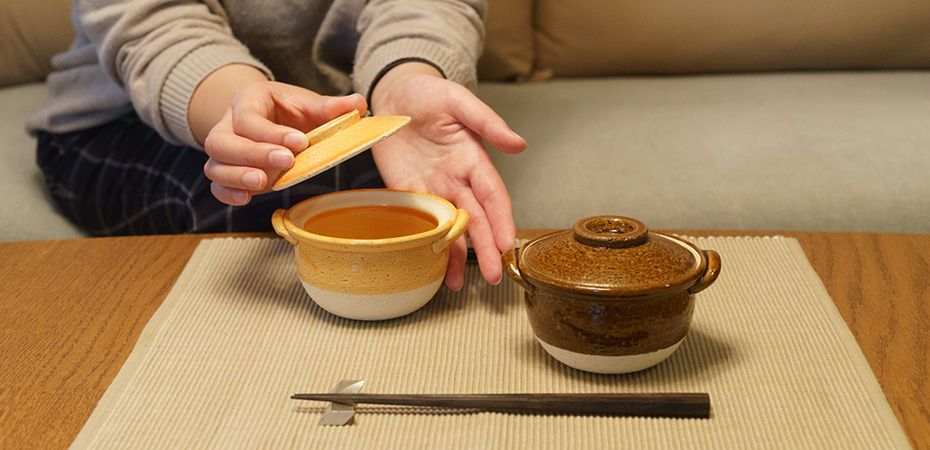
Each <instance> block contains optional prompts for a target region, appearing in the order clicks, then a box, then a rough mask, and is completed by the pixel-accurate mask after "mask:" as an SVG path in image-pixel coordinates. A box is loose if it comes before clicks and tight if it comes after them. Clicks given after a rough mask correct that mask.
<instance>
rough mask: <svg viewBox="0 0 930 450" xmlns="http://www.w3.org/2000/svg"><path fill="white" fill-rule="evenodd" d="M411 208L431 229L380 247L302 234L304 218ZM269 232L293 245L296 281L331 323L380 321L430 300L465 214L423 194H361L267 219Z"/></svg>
mask: <svg viewBox="0 0 930 450" xmlns="http://www.w3.org/2000/svg"><path fill="white" fill-rule="evenodd" d="M369 205H393V206H401V207H408V208H414V209H417V210H420V211H423V212H425V213H427V214H429V215H431V216H432V217H433V218H435V219H436V222H437V223H438V225H436V227H435V228H433V229H431V230H429V231H425V232H422V233H416V234H412V235H408V236H400V237H392V238H387V239H345V238H336V237H329V236H323V235H319V234H313V233H310V232H307V231H306V230H305V229H304V228H303V226H304V224H305V223H306V222H307V220H308V219H310V218H311V217H313V216H315V215H317V214H321V213H323V212H326V211H331V210H334V209H340V208H348V207H353V206H369ZM271 221H272V224H273V225H274V229H275V231H276V232H277V233H278V234H279V235H281V236H282V237H284V238H285V239H287V240H288V242H290V243H291V244H293V245H294V255H295V258H296V261H297V270H298V272H299V275H300V281H301V283H302V284H303V286H304V289H305V290H306V291H307V293H308V294H310V297H311V298H312V299H313V301H314V302H316V303H317V304H318V305H320V307H322V308H323V309H325V310H326V311H329V312H330V313H332V314H335V315H337V316H341V317H345V318H349V319H358V320H383V319H391V318H395V317H400V316H404V315H406V314H410V313H412V312H414V311H416V310H418V309H420V308H421V307H423V306H424V305H425V304H426V303H428V302H429V300H430V299H431V298H432V297H433V296H434V295H435V294H436V291H438V290H439V287H440V286H441V285H442V280H443V278H444V277H445V273H446V266H447V265H448V262H449V249H448V247H449V244H451V243H452V242H454V241H455V240H456V239H458V238H459V237H460V236H461V235H462V233H463V232H464V231H465V227H466V225H467V224H468V213H467V212H466V211H465V210H463V209H456V208H455V206H453V205H452V203H449V202H448V201H446V200H444V199H442V198H439V197H436V196H433V195H429V194H424V193H419V192H409V191H398V190H391V189H362V190H352V191H341V192H335V193H332V194H326V195H321V196H318V197H314V198H311V199H308V200H305V201H303V202H300V203H298V204H296V205H294V206H293V207H291V208H290V209H288V210H283V209H279V210H277V211H275V213H274V215H273V216H272V219H271Z"/></svg>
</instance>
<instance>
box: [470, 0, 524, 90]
mask: <svg viewBox="0 0 930 450" xmlns="http://www.w3.org/2000/svg"><path fill="white" fill-rule="evenodd" d="M485 29H486V38H485V47H484V53H483V54H482V55H481V59H480V60H479V61H478V77H479V78H480V79H482V80H495V81H509V80H517V79H523V78H525V77H527V76H528V75H529V74H530V73H531V72H532V70H533V58H534V56H533V0H488V12H487V14H486V16H485Z"/></svg>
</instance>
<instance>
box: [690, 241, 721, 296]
mask: <svg viewBox="0 0 930 450" xmlns="http://www.w3.org/2000/svg"><path fill="white" fill-rule="evenodd" d="M701 251H702V252H703V253H704V257H705V258H707V269H706V270H705V271H704V275H702V276H701V278H700V279H698V280H697V283H694V286H691V289H688V292H690V293H692V294H697V293H698V292H701V291H703V290H704V289H707V287H708V286H710V285H711V284H714V280H716V279H717V276H718V275H720V254H719V253H717V252H715V251H713V250H701Z"/></svg>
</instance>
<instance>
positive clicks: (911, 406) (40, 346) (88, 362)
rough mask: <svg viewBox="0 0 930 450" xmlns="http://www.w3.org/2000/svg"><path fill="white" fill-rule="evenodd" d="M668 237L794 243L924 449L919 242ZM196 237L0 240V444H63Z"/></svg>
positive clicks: (929, 308)
mask: <svg viewBox="0 0 930 450" xmlns="http://www.w3.org/2000/svg"><path fill="white" fill-rule="evenodd" d="M670 231H671V232H675V233H679V234H682V235H689V236H715V235H716V236H742V235H773V234H779V235H784V236H791V237H794V238H796V239H798V241H799V242H800V243H801V246H802V247H803V248H804V251H805V253H806V254H807V257H808V259H809V260H810V261H811V264H812V266H813V267H814V269H815V270H816V271H817V273H818V274H819V275H820V278H821V279H822V280H823V282H824V284H825V285H826V287H827V290H828V291H829V293H830V295H831V297H832V298H833V300H834V302H835V303H836V304H837V307H838V308H839V311H840V313H841V314H842V316H843V318H844V319H845V320H846V322H847V323H848V324H849V326H850V329H851V330H852V332H853V334H854V335H855V336H856V339H857V341H858V342H859V345H860V346H861V347H862V350H863V352H864V354H865V357H866V359H867V360H868V361H869V364H870V365H871V367H872V370H873V372H874V373H875V375H876V377H877V378H878V381H879V383H880V384H881V386H882V388H883V389H884V392H885V395H886V396H887V398H888V400H889V402H890V403H891V406H892V408H893V409H894V412H895V414H896V415H897V417H898V420H899V421H900V422H901V424H902V426H903V427H904V430H905V432H906V433H907V434H908V436H909V438H910V440H911V443H912V444H913V445H914V447H915V448H930V361H928V355H927V353H928V349H930V235H893V234H868V233H817V232H778V233H767V232H746V231H689V230H670ZM542 232H543V230H522V231H521V232H520V236H521V237H532V236H535V235H538V234H540V233H542ZM238 236H241V235H238ZM260 236H267V237H273V236H274V235H271V234H265V235H260ZM204 237H216V235H179V236H144V237H115V238H94V239H78V240H64V241H34V242H15V243H0V286H2V295H0V367H2V370H0V448H65V447H67V446H68V445H69V444H70V443H71V441H72V440H73V439H74V437H75V436H76V435H77V433H78V432H79V431H80V429H81V427H82V426H83V424H84V422H85V421H86V420H87V418H88V417H89V416H90V414H91V413H92V412H93V409H94V407H95V406H96V403H97V401H98V400H99V399H100V397H101V396H102V395H103V393H104V392H105V391H106V389H107V387H108V386H109V385H110V383H111V382H112V381H113V379H114V378H115V377H116V374H117V373H118V372H119V370H120V368H121V366H122V364H123V363H124V362H125V360H126V358H127V357H128V356H129V354H130V352H131V351H132V349H133V346H134V345H135V342H136V340H137V339H138V337H139V334H140V333H141V332H142V329H143V328H144V327H145V324H146V323H147V322H148V320H149V319H150V318H151V316H152V314H154V312H155V310H156V309H158V307H159V305H161V302H162V301H163V300H164V299H165V297H166V296H167V294H168V292H169V291H170V289H171V287H172V286H173V284H174V282H175V280H176V279H177V277H178V275H180V273H181V271H182V270H183V268H184V266H185V264H186V263H187V260H188V259H189V258H190V255H191V254H192V253H193V251H194V249H195V248H196V246H197V244H198V243H199V242H200V240H201V239H202V238H204ZM725 264H726V262H724V269H723V270H726V267H725Z"/></svg>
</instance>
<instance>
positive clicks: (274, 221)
mask: <svg viewBox="0 0 930 450" xmlns="http://www.w3.org/2000/svg"><path fill="white" fill-rule="evenodd" d="M285 214H287V211H285V210H283V209H279V210H277V211H275V212H274V214H272V215H271V226H273V227H274V232H275V233H278V235H280V236H281V237H283V238H284V239H287V241H288V242H290V243H291V244H293V245H297V239H294V236H291V232H290V231H287V227H286V226H285V225H284V215H285Z"/></svg>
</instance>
